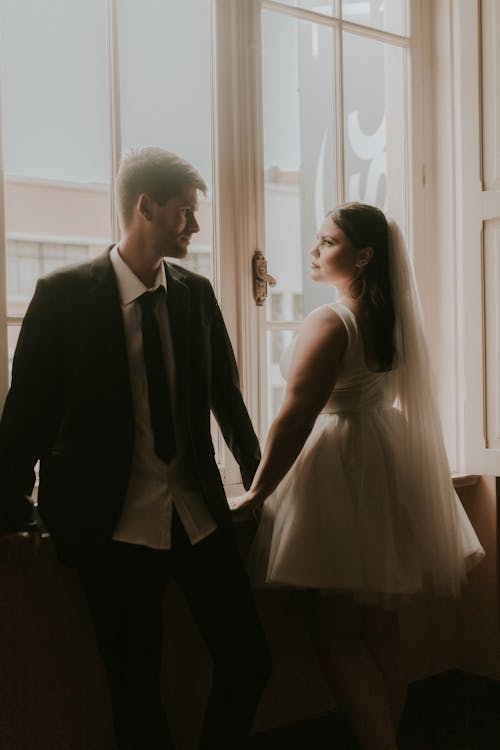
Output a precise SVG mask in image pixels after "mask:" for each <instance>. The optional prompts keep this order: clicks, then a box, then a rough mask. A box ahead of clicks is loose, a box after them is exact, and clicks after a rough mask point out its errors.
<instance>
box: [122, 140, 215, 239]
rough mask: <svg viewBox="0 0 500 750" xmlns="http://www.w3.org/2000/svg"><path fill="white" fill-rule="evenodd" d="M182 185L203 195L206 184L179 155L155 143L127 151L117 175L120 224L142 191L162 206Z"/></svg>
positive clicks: (127, 219)
mask: <svg viewBox="0 0 500 750" xmlns="http://www.w3.org/2000/svg"><path fill="white" fill-rule="evenodd" d="M186 185H192V186H193V187H195V188H198V190H201V192H202V193H203V194H204V195H206V194H207V186H206V184H205V182H204V180H203V178H202V177H201V175H200V174H199V173H198V172H197V171H196V169H195V168H194V167H193V166H192V165H191V164H189V162H187V161H185V160H184V159H181V157H180V156H176V154H172V153H170V151H165V150H164V149H163V148H158V147H156V146H148V147H146V148H141V149H136V150H133V151H130V152H129V153H127V154H126V155H125V156H124V158H123V159H122V163H121V165H120V168H119V170H118V177H117V200H118V210H119V214H120V220H121V222H122V224H123V225H124V226H127V224H129V222H130V219H131V218H132V215H133V211H134V206H135V203H136V201H137V198H138V197H139V196H140V195H141V194H142V193H146V195H148V196H149V197H150V198H151V199H152V200H154V201H155V203H158V204H159V205H160V206H163V205H165V203H166V201H167V200H168V199H169V198H172V197H173V196H175V195H178V194H179V193H180V192H181V190H182V189H183V188H184V187H185V186H186Z"/></svg>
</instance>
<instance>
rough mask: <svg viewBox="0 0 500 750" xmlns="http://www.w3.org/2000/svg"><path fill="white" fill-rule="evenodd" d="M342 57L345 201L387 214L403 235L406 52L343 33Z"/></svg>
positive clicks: (405, 182)
mask: <svg viewBox="0 0 500 750" xmlns="http://www.w3.org/2000/svg"><path fill="white" fill-rule="evenodd" d="M343 54H344V116H345V120H344V159H345V181H346V182H345V190H346V197H347V199H348V200H359V201H362V202H365V203H371V204H374V205H377V206H379V208H381V209H383V210H384V211H389V213H390V214H391V215H392V216H393V217H394V218H395V219H396V220H398V221H399V222H400V224H401V226H402V229H403V231H404V230H405V216H406V202H405V200H406V184H407V175H406V152H407V130H408V128H407V113H406V106H405V88H406V72H405V71H406V68H405V61H406V54H407V53H406V50H404V49H402V48H401V47H393V46H391V45H388V44H383V43H382V42H377V41H373V40H372V39H367V38H364V37H360V36H356V35H354V34H347V33H346V34H344V45H343Z"/></svg>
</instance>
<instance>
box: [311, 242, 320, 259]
mask: <svg viewBox="0 0 500 750" xmlns="http://www.w3.org/2000/svg"><path fill="white" fill-rule="evenodd" d="M318 254H319V249H318V245H317V244H316V245H314V247H313V249H312V250H311V255H314V257H315V258H316V257H317V256H318Z"/></svg>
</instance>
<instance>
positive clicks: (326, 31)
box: [262, 11, 334, 320]
mask: <svg viewBox="0 0 500 750" xmlns="http://www.w3.org/2000/svg"><path fill="white" fill-rule="evenodd" d="M333 40H334V37H333V32H332V30H331V29H330V28H328V27H325V26H320V25H318V24H314V23H310V22H308V21H298V20H297V19H295V18H292V17H290V16H285V15H279V14H276V13H272V12H267V11H265V12H264V13H263V20H262V45H263V60H262V63H263V97H264V101H263V112H264V167H265V210H266V216H265V220H266V256H267V262H268V267H269V272H270V273H271V274H272V275H273V276H275V277H276V278H277V285H276V287H274V289H272V290H270V303H269V304H268V305H267V315H268V318H270V319H275V320H295V319H297V316H299V317H300V318H301V317H302V316H303V314H306V313H308V312H309V311H310V310H311V309H313V308H314V307H317V306H318V305H319V304H321V303H322V302H324V301H330V300H331V299H332V295H333V291H332V289H331V288H327V289H325V288H324V287H322V286H320V285H313V283H312V282H311V280H310V261H311V258H310V250H311V248H312V247H313V244H314V238H315V236H316V232H317V228H318V225H319V224H320V223H321V221H322V219H323V217H324V215H325V213H326V212H327V210H329V209H330V208H332V206H333V203H334V193H333V139H334V134H333V122H334V107H333V93H332V92H333V89H334V86H333ZM275 297H278V300H276V301H273V299H274V298H275Z"/></svg>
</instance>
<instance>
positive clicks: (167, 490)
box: [110, 245, 217, 549]
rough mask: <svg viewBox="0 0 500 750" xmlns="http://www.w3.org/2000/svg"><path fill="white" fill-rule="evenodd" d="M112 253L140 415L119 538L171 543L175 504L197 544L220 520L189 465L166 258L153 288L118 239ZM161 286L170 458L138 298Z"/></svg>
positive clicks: (158, 305) (162, 545) (158, 307)
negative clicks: (156, 416) (156, 429)
mask: <svg viewBox="0 0 500 750" xmlns="http://www.w3.org/2000/svg"><path fill="white" fill-rule="evenodd" d="M110 259H111V263H112V265H113V269H114V272H115V274H116V279H117V282H118V290H119V292H120V299H121V308H122V315H123V323H124V326H125V338H126V341H127V354H128V362H129V371H130V385H131V389H132V402H133V407H134V421H135V439H134V450H133V455H132V467H131V473H130V478H129V483H128V488H127V493H126V496H125V503H124V506H123V510H122V514H121V516H120V518H119V520H118V524H117V525H116V528H115V531H114V534H113V539H116V540H117V541H120V542H129V543H131V544H141V545H144V546H146V547H152V548H153V549H170V546H171V539H170V532H171V522H172V508H173V505H174V504H175V507H176V510H177V513H178V514H179V518H180V519H181V522H182V524H183V526H184V528H185V530H186V532H187V535H188V537H189V539H190V541H191V543H192V544H196V542H199V541H200V540H201V539H204V538H205V537H206V536H208V534H210V533H211V532H212V531H213V530H214V529H215V528H216V527H217V524H216V523H215V521H214V519H213V518H212V516H211V514H210V512H209V510H208V508H207V506H206V504H205V502H204V500H203V497H202V495H201V492H200V490H199V488H198V487H197V486H196V482H195V480H194V479H193V478H192V470H191V472H190V468H189V466H188V465H187V456H186V451H185V445H186V434H185V425H184V424H183V422H182V420H181V419H180V415H179V413H178V409H177V403H176V394H175V361H174V355H173V347H172V340H171V334H170V325H169V321H168V313H167V300H166V294H167V293H168V292H167V280H166V275H165V266H164V264H163V263H162V264H161V266H160V269H159V271H158V274H157V277H156V280H155V283H154V285H153V286H152V287H151V289H148V288H147V287H146V286H144V284H143V283H142V281H141V280H140V279H139V278H138V277H137V276H136V275H135V274H134V273H133V271H132V270H131V269H130V268H129V267H128V266H127V264H126V263H125V261H124V260H123V259H122V257H121V256H120V253H119V251H118V245H115V247H114V248H113V249H112V250H111V254H110ZM159 286H163V287H164V288H165V295H160V296H159V298H158V299H157V300H156V302H155V308H154V314H155V317H156V319H157V320H158V324H159V328H160V337H161V342H162V349H163V356H164V359H165V366H166V370H167V376H168V381H169V386H170V398H171V403H172V414H173V418H174V424H175V435H176V446H177V451H176V454H175V456H174V458H173V459H172V461H171V462H170V463H169V464H165V463H164V462H163V461H162V460H161V459H160V458H158V456H157V455H156V453H155V450H154V437H153V431H152V428H151V420H150V416H149V400H148V384H147V375H146V366H145V363H144V354H143V346H142V331H141V308H140V305H139V303H138V301H137V299H138V297H140V296H141V294H144V292H147V291H154V290H155V289H157V288H158V287H159Z"/></svg>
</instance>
